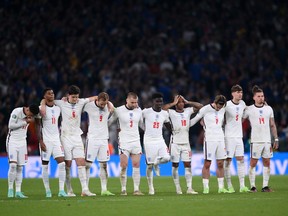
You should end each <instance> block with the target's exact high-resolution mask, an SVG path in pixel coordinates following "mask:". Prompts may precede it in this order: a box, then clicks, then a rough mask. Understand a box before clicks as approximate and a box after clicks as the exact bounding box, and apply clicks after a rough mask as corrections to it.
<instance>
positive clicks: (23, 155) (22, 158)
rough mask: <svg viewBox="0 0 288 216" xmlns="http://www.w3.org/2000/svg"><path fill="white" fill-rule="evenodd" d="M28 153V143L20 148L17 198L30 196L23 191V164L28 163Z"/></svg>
mask: <svg viewBox="0 0 288 216" xmlns="http://www.w3.org/2000/svg"><path fill="white" fill-rule="evenodd" d="M27 159H28V153H27V145H26V144H25V146H22V147H20V148H19V154H18V163H17V167H16V179H15V191H16V193H15V197H17V198H28V197H27V196H25V195H24V194H23V193H22V191H21V186H22V179H23V166H24V165H25V164H26V163H27Z"/></svg>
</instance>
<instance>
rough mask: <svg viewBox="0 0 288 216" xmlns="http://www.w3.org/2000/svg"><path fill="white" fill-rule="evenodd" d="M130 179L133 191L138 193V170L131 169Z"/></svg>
mask: <svg viewBox="0 0 288 216" xmlns="http://www.w3.org/2000/svg"><path fill="white" fill-rule="evenodd" d="M132 179H133V182H134V191H139V185H140V168H139V167H138V168H136V167H133V170H132Z"/></svg>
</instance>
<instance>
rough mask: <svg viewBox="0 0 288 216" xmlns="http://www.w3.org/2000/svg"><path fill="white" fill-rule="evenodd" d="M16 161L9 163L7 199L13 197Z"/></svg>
mask: <svg viewBox="0 0 288 216" xmlns="http://www.w3.org/2000/svg"><path fill="white" fill-rule="evenodd" d="M16 168H17V163H16V161H9V170H8V198H11V197H14V182H15V179H16Z"/></svg>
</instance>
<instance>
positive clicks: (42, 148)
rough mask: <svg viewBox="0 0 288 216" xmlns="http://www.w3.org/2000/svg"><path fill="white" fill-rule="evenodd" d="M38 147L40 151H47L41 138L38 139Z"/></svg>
mask: <svg viewBox="0 0 288 216" xmlns="http://www.w3.org/2000/svg"><path fill="white" fill-rule="evenodd" d="M39 143H40V148H41V150H42V151H44V152H46V151H47V148H46V145H45V143H44V142H43V140H40V142H39Z"/></svg>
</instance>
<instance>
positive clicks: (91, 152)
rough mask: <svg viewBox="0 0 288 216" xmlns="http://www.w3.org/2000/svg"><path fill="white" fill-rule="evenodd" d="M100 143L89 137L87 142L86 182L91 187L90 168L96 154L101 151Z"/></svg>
mask: <svg viewBox="0 0 288 216" xmlns="http://www.w3.org/2000/svg"><path fill="white" fill-rule="evenodd" d="M99 147H100V146H99V145H97V144H96V143H95V141H94V140H92V139H89V140H88V139H87V141H86V144H85V160H86V166H85V170H86V184H87V186H88V188H89V179H90V169H91V166H92V163H93V162H94V161H95V159H96V155H97V154H98V151H99Z"/></svg>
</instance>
